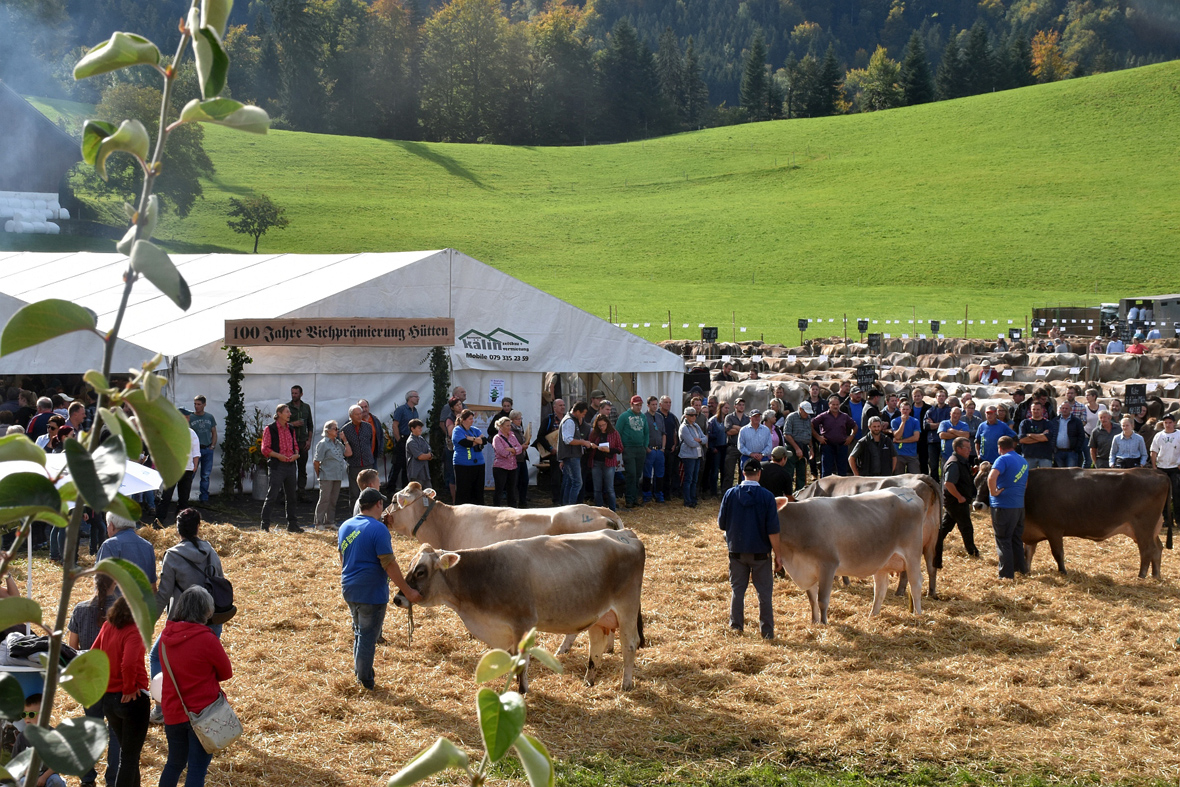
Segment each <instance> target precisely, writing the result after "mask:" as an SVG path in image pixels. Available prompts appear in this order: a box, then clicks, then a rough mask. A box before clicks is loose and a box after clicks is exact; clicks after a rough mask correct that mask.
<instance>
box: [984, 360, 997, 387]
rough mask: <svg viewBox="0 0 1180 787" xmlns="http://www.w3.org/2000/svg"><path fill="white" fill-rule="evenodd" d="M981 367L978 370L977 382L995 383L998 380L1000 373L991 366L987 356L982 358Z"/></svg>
mask: <svg viewBox="0 0 1180 787" xmlns="http://www.w3.org/2000/svg"><path fill="white" fill-rule="evenodd" d="M980 366H981V367H982V368H981V369H980V370H979V383H980V384H981V385H995V384H996V383H998V382H999V381H1000V373H999V372H997V371H996V370H995V369H993V368H992V362H991V361H989V360H988V359H987V358H984V359H983V363H981V364H980Z"/></svg>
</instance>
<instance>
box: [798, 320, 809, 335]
mask: <svg viewBox="0 0 1180 787" xmlns="http://www.w3.org/2000/svg"><path fill="white" fill-rule="evenodd" d="M806 330H807V318H806V317H800V318H799V332H800V333H802V332H803V331H806Z"/></svg>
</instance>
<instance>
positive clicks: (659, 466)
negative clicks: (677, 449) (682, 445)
mask: <svg viewBox="0 0 1180 787" xmlns="http://www.w3.org/2000/svg"><path fill="white" fill-rule="evenodd" d="M643 477H644V479H645V480H647V481H648V484H647V489H648V491H646V492H644V493H643V499H644V500H651V496H652V493H653V492H654V493H655V496H656V499H657V500H659V501H660V502H663V501H664V489H663V486H662V485H661V484H657V483H656V481H655V479H657V478H659V479H663V477H664V452H663V451H661V450H660V449H658V448H655V449H652V450H651V451H648V452H647V456H646V458H644V460H643Z"/></svg>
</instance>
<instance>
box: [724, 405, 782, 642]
mask: <svg viewBox="0 0 1180 787" xmlns="http://www.w3.org/2000/svg"><path fill="white" fill-rule="evenodd" d="M751 417H752V416H751ZM742 473H743V474H744V476H745V480H744V481H742V483H741V484H739V485H737V486H735V487H731V488H730V489H728V490H726V492H725V496H724V497H722V498H721V509H720V510H719V511H718V512H717V525H718V527H720V528H721V529H722V530H723V531H725V544H726V546H727V547H728V549H729V586H730V589H731V595H730V601H729V627H730V629H732V630H734V631H736V632H739V633H740V632H742V631H744V630H745V626H746V588H747V587H749V585H750V581H751V580H753V582H754V590H755V591H757V593H758V622H759V629H760V633H761V634H762V638H763V639H774V598H773V590H774V566H773V563H772V562H771V560H770V555H771V553H772V552H773V553H774V557H775V562H777V563H781V562H782V559H783V554H782V545H781V543H780V541H779V521H778V507H777V506H776V504H775V502H774V495H772V494H771V493H770V492H768V491H767V490H765V489H763V488H762V486H761V485H760V484H759V483H758V481H759V479H760V478H761V475H762V466H761V465H760V464H759V463H758V462H755V461H754V460H750V461H749V462H746V463H745V464H744V465H742Z"/></svg>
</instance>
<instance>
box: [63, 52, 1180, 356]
mask: <svg viewBox="0 0 1180 787" xmlns="http://www.w3.org/2000/svg"><path fill="white" fill-rule="evenodd" d="M70 109H71V108H70V107H68V106H66V105H64V104H62V103H60V102H59V104H58V105H57V107H56V108H55V110H54V111H69V110H70ZM1178 145H1180V62H1176V63H1167V64H1162V65H1158V66H1151V67H1147V68H1142V69H1137V70H1133V71H1122V72H1118V73H1112V74H1105V75H1099V76H1095V77H1090V78H1086V79H1079V80H1071V81H1067V82H1060V83H1056V84H1051V85H1044V86H1037V87H1032V88H1027V89H1024V90H1018V91H1011V92H1005V93H997V94H992V95H983V96H976V97H973V98H967V99H962V100H959V101H951V102H942V103H938V104H930V105H926V106H921V107H913V108H908V109H901V110H894V111H890V112H880V113H874V114H866V115H854V116H845V117H835V118H822V119H815V120H794V121H787V122H775V123H763V124H756V125H746V126H740V127H730V128H720V129H712V130H706V131H701V132H695V133H689V134H681V135H677V136H672V137H665V138H661V139H655V140H648V141H646V142H635V143H629V144H621V145H610V146H597V147H572V148H527V147H502V146H490V145H445V144H424V143H414V142H393V141H383V140H374V139H363V138H348V137H332V136H320V135H310V134H301V133H293V132H273V133H272V134H271V135H269V136H268V137H253V136H248V135H239V134H236V133H234V132H230V131H228V130H225V129H221V128H217V127H210V128H209V132H208V136H207V147H208V149H209V152H210V153H211V155H212V157H213V159H214V161H215V162H216V164H217V167H218V172H217V175H216V177H215V178H214V179H213V180H212V181H211V182H209V183H207V184H206V199H205V200H204V201H203V202H200V203H198V205H197V207H196V208H195V210H194V211H193V213H192V215H191V216H190V217H189V218H188V219H187V220H185V221H178V220H176V219H174V218H168V219H166V220H165V221H164V222H163V223H162V228H161V231H160V234H161V236H162V237H164V238H167V239H171V240H173V241H175V242H177V244H178V246H177V247H178V248H183V249H201V248H211V249H214V248H215V249H227V248H228V249H237V250H244V251H248V250H249V249H250V245H251V244H250V241H249V240H248V239H247V238H245V237H244V236H237V235H234V234H233V233H232V232H231V231H230V230H229V229H228V228H227V227H226V224H225V215H224V214H225V212H226V209H227V202H226V199H227V197H228V196H230V195H243V194H250V193H252V192H263V193H266V194H268V195H269V196H270V197H271V198H273V199H274V200H275V201H276V202H278V203H279V204H280V205H284V206H285V207H286V208H287V212H288V216H289V217H290V219H291V226H290V228H289V229H287V230H286V231H284V232H276V233H274V234H272V235H270V236H268V237H266V238H264V239H263V241H262V244H261V249H262V250H263V251H300V252H354V251H356V252H359V251H383V250H403V249H430V248H442V247H447V246H450V247H455V248H458V249H461V250H462V251H464V252H466V253H468V254H471V255H472V256H474V257H476V258H478V259H481V260H483V261H485V262H488V263H490V264H492V265H494V266H496V267H497V268H500V269H502V270H504V271H506V272H507V273H510V274H512V275H514V276H517V277H519V278H521V279H524V280H525V281H528V282H530V283H532V284H534V285H536V286H538V287H541V288H542V289H545V290H547V291H549V292H551V293H553V294H555V295H558V296H560V297H562V298H565V299H567V300H569V301H571V302H573V303H575V304H577V305H578V306H581V307H582V308H584V309H586V310H588V311H590V312H592V313H595V314H598V315H600V316H603V317H605V316H607V314H608V309H609V308H610V307H611V306H617V307H618V310H619V311H618V314H619V318H618V320H620V321H625V322H626V323H628V327H629V328H630V327H631V325H633V324H635V323H638V324H639V326H640V327H639V328H633V329H632V330H634V331H635V332H636V333H639V334H641V335H643V336H645V337H648V338H652V339H660V338H668V331H667V329H666V328H663V325H664V323H667V322H668V321H669V320H668V313H669V312H671V323H672V325H673V328H674V329H673V331H672V335H673V336H674V337H675V338H686V337H689V336H693V335H696V336H699V331H698V329H697V325H698V324H699V323H707V324H710V325H718V326H720V327H721V328H722V331H721V335H722V337H723V338H730V336H731V329H732V325H733V322H734V321H736V325H737V326H739V327H741V326H744V327H746V328H747V329H748V330H747V332H746V334H745V335H742V334H741V333H738V335H737V338H738V339H742V338H747V339H748V338H758V337H759V336H761V335H762V334H765V336H766V338H767V339H768V340H787V341H791V342H794V341H796V339H797V337H798V333H797V332H796V330H795V324H796V322H797V320H798V318H800V317H809V318H813V319H814V318H823V319H825V320H827V319H832V318H835V319H839V318H841V317H842V315H844V314H845V313H847V314H848V317H849V319H855V318H856V317H867V318H870V319H878V320H880V323H879V324H878V326H877V329H878V330H883V331H885V332H892V333H893V334H894V335H899V334H900V333H903V332H907V333H917V332H919V331H917V330H916V329H914V328H911V327H910V326H909V324H908V320H910V319H913V318H914V317H917V318H919V320H928V319H942V320H947V321H951V325H950V326H949V327H948V328H947V329H946V331H947V332H948V333H952V334H954V333H961V331H962V330H963V327H964V326H959V325H957V324H955V321H957V320H960V319H964V308H965V307H968V308H969V311H970V313H969V314H968V315H967V319H971V320H978V319H979V318H984V319H987V320H988V323H987V325H986V327H984V326H980V325H978V324H976V325H973V326H969V331H970V333H971V334H972V335H977V336H980V335H992V336H994V335H995V333H997V332H998V330H1000V329H1003V327H1005V326H1006V324H1007V320H1009V319H1012V320H1015V321H1016V324H1018V325H1023V323H1024V316H1025V315H1026V314H1027V313H1028V310H1029V308H1030V306H1031V305H1032V304H1034V303H1045V302H1062V303H1078V302H1081V303H1096V302H1098V301H1099V300H1114V299H1117V298H1118V297H1120V296H1128V295H1134V294H1144V293H1147V292H1170V291H1174V290H1175V289H1177V283H1176V281H1175V278H1176V273H1177V270H1178V269H1180V268H1178V265H1177V262H1178V257H1177V248H1178V247H1180V222H1178V219H1177V215H1178V213H1180V189H1177V188H1176V185H1175V184H1176V183H1177V182H1178V181H1180V160H1178V159H1177V157H1176V156H1175V151H1176V149H1177V147H1178ZM915 310H916V313H915ZM735 312H736V317H734V313H735ZM885 319H890V320H897V319H900V320H902V321H903V323H902V325H903V326H905V327H904V328H903V327H901V326H891V327H886V326H885V325H884V320H885ZM993 319H994V320H999V325H1000V328H999V329H997V328H996V327H995V326H993V325H992V324H991V322H990V321H991V320H993ZM644 323H651V327H644ZM684 323H688V324H689V325H690V328H689V329H687V330H686V329H684V328H683V327H682V325H683V324H684ZM836 325H837V323H826V322H825V326H824V328H825V330H824V333H825V334H828V335H830V334H834V333H837V332H838V331H837V330H836ZM813 335H814V334H813Z"/></svg>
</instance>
